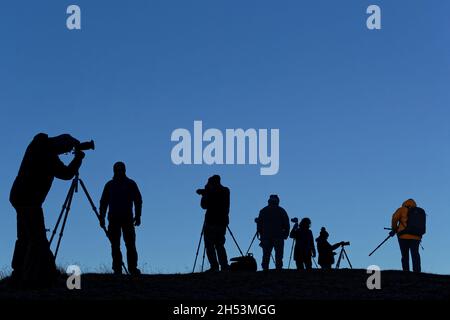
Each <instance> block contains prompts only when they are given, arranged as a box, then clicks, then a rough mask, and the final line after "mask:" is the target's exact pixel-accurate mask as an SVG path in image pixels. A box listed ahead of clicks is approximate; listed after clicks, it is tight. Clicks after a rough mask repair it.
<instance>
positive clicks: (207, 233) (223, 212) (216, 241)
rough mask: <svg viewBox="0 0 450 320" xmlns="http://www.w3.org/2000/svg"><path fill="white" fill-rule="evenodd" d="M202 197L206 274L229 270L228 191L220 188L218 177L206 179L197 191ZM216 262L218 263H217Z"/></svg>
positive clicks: (225, 188) (222, 187)
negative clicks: (226, 238)
mask: <svg viewBox="0 0 450 320" xmlns="http://www.w3.org/2000/svg"><path fill="white" fill-rule="evenodd" d="M197 193H198V194H200V195H201V196H202V199H201V207H202V208H203V209H205V210H206V213H205V222H204V225H203V235H204V241H205V249H206V255H207V256H208V261H209V264H210V266H211V267H210V269H209V270H207V271H208V272H212V271H218V270H219V264H220V268H221V270H222V271H226V270H228V269H229V265H228V257H227V252H226V250H225V234H226V232H227V226H228V223H229V212H230V190H229V189H228V188H227V187H224V186H222V184H221V182H220V176H218V175H214V176H212V177H210V178H209V179H208V183H207V184H206V186H205V189H199V190H197ZM217 260H218V261H217Z"/></svg>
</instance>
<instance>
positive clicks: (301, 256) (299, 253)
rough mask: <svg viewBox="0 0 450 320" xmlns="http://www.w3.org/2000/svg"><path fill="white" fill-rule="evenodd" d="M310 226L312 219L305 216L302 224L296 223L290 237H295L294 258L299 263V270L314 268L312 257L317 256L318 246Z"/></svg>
mask: <svg viewBox="0 0 450 320" xmlns="http://www.w3.org/2000/svg"><path fill="white" fill-rule="evenodd" d="M310 228H311V219H309V218H303V219H302V220H301V221H300V225H299V224H298V223H295V224H294V226H293V228H292V231H291V234H290V237H291V238H292V239H295V248H294V260H295V262H296V264H297V270H304V269H306V270H311V269H312V258H314V257H315V256H316V248H315V246H314V237H313V234H312V231H311V230H310Z"/></svg>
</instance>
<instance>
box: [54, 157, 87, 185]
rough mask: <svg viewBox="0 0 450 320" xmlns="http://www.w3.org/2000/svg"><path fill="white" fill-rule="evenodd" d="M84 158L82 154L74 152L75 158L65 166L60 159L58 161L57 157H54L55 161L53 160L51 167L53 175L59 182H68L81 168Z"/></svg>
mask: <svg viewBox="0 0 450 320" xmlns="http://www.w3.org/2000/svg"><path fill="white" fill-rule="evenodd" d="M83 158H84V153H83V152H81V151H80V152H76V153H75V157H74V158H73V160H72V161H71V162H70V163H69V165H67V166H66V165H65V164H64V163H63V162H62V161H61V159H59V157H58V156H56V159H55V160H54V162H53V164H52V166H53V175H54V176H55V177H56V178H58V179H61V180H70V179H72V178H73V177H74V176H75V175H76V174H77V173H78V169H80V167H81V163H82V161H83Z"/></svg>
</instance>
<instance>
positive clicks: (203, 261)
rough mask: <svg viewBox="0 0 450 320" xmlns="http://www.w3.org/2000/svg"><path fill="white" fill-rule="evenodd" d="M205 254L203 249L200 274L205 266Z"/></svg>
mask: <svg viewBox="0 0 450 320" xmlns="http://www.w3.org/2000/svg"><path fill="white" fill-rule="evenodd" d="M205 254H206V247H204V248H203V259H202V272H203V267H204V266H205Z"/></svg>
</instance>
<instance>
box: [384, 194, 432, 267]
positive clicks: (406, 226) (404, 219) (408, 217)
mask: <svg viewBox="0 0 450 320" xmlns="http://www.w3.org/2000/svg"><path fill="white" fill-rule="evenodd" d="M424 233H425V211H424V210H423V209H422V208H419V207H417V204H416V202H415V201H414V200H413V199H408V200H406V201H405V202H403V204H402V206H401V207H400V208H398V209H397V211H396V212H395V213H394V215H393V216H392V231H391V233H390V235H391V236H394V235H395V234H397V237H398V243H399V245H400V251H401V254H402V268H403V271H409V270H410V269H409V253H410V252H411V258H412V264H413V271H414V272H420V271H421V266H420V254H419V246H420V242H421V240H422V235H423V234H424Z"/></svg>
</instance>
